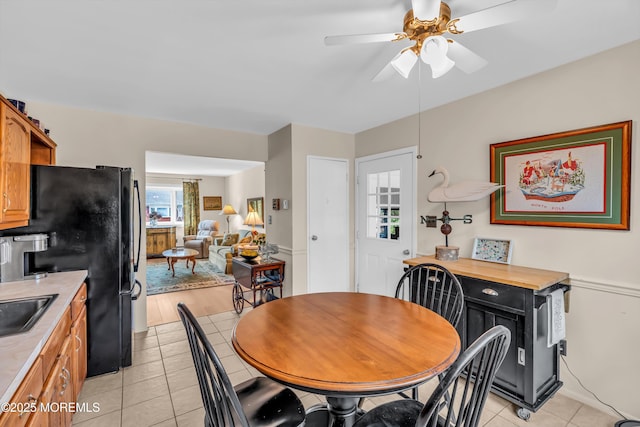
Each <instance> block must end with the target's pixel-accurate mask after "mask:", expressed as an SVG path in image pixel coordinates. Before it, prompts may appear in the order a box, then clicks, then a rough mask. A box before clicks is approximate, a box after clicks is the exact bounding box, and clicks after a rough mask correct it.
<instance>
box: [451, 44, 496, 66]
mask: <svg viewBox="0 0 640 427" xmlns="http://www.w3.org/2000/svg"><path fill="white" fill-rule="evenodd" d="M447 54H448V55H449V58H451V60H453V61H455V63H456V67H458V68H460V69H461V70H462V71H464V72H465V73H467V74H471V73H474V72H476V71H478V70H479V69H480V68H482V67H484V66H485V65H487V64H488V62H487V60H486V59H484V58H482V57H481V56H479V55H477V54H476V53H474V52H472V51H471V50H469V49H468V48H466V47H464V46H463V45H461V44H460V43H458V42H457V41H454V42H453V43H449V50H448V52H447Z"/></svg>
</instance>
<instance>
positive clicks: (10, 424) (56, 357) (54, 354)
mask: <svg viewBox="0 0 640 427" xmlns="http://www.w3.org/2000/svg"><path fill="white" fill-rule="evenodd" d="M86 300H87V285H86V284H84V283H83V284H82V286H81V287H80V289H78V291H77V292H76V295H75V296H74V297H73V299H72V301H71V304H70V305H69V306H68V307H66V309H65V311H64V314H63V315H62V317H61V319H60V320H59V321H58V324H57V325H56V327H55V328H54V330H53V332H52V333H51V335H50V336H49V339H47V342H46V343H45V345H44V346H43V348H42V350H41V351H40V354H39V356H38V358H37V359H36V361H35V363H34V364H33V365H32V367H31V368H30V370H29V373H28V374H27V376H26V377H25V378H24V380H23V381H22V383H21V384H20V386H19V388H18V390H17V391H16V392H15V394H14V395H13V397H12V399H11V402H23V403H24V402H32V403H36V408H37V409H38V410H37V411H35V412H25V413H23V414H22V416H20V414H19V413H16V412H5V413H2V414H0V427H14V426H15V427H22V426H28V427H36V426H43V427H46V426H48V427H58V426H64V427H66V426H70V425H71V419H72V417H73V409H74V408H75V402H77V401H78V395H79V394H80V390H81V389H82V385H83V383H84V380H85V378H86V376H87V308H86ZM42 409H45V410H42ZM46 409H48V410H46Z"/></svg>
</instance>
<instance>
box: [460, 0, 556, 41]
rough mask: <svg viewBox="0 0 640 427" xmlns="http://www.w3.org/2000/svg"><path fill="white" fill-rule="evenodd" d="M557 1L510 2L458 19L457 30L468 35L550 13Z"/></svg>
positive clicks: (530, 0)
mask: <svg viewBox="0 0 640 427" xmlns="http://www.w3.org/2000/svg"><path fill="white" fill-rule="evenodd" d="M557 3H558V0H512V1H509V2H507V3H503V4H499V5H497V6H493V7H490V8H487V9H483V10H479V11H478V12H474V13H470V14H468V15H464V16H462V17H460V18H459V19H460V21H459V22H458V23H457V24H456V28H457V29H458V30H461V31H464V32H465V33H469V32H471V31H477V30H482V29H484V28H489V27H495V26H497V25H502V24H506V23H509V22H514V21H519V20H521V19H526V18H531V17H534V16H536V15H539V14H542V13H548V12H550V11H552V10H553V9H554V8H555V6H556V4H557Z"/></svg>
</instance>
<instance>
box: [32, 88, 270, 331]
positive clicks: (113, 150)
mask: <svg viewBox="0 0 640 427" xmlns="http://www.w3.org/2000/svg"><path fill="white" fill-rule="evenodd" d="M27 101H28V104H29V114H31V115H32V116H33V117H39V118H40V119H41V120H42V121H43V123H45V124H46V125H47V128H49V129H51V137H52V138H53V139H54V141H56V143H57V144H58V149H57V164H58V165H63V166H77V167H94V166H95V165H97V164H102V165H109V166H120V167H132V168H133V169H134V171H135V174H136V178H137V179H138V180H139V181H140V188H141V189H143V188H144V187H145V184H146V183H145V173H144V171H145V151H161V152H167V153H179V154H186V155H192V156H206V157H220V158H228V159H242V160H256V161H266V160H267V137H266V136H263V135H256V134H249V133H242V132H234V131H226V130H220V129H209V128H205V127H202V126H195V125H190V124H184V123H175V122H167V121H162V120H153V119H145V118H138V117H130V116H123V115H119V114H112V113H104V112H98V111H90V110H81V109H77V108H70V107H64V106H60V105H50V104H43V103H39V102H31V101H29V100H27ZM142 197H143V200H142V203H144V193H143V194H142ZM145 249H146V243H145V236H144V235H143V241H142V255H141V258H142V259H145ZM145 272H146V266H145V265H141V266H140V270H139V271H138V273H137V278H138V279H139V280H141V281H142V282H143V284H146V283H145ZM143 288H144V287H143ZM133 310H134V328H135V330H136V331H142V330H145V329H146V327H147V305H146V296H145V294H144V293H143V296H142V297H141V298H140V299H138V300H137V301H136V302H134V308H133Z"/></svg>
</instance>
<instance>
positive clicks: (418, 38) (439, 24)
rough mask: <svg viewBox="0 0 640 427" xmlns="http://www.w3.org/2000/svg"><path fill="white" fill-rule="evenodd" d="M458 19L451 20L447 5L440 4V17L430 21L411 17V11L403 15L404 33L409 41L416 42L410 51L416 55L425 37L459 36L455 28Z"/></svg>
mask: <svg viewBox="0 0 640 427" xmlns="http://www.w3.org/2000/svg"><path fill="white" fill-rule="evenodd" d="M458 21H459V19H454V20H451V8H450V7H449V5H448V4H446V3H445V2H443V1H441V2H440V16H438V17H437V18H435V19H433V20H431V21H421V20H420V19H418V18H416V17H414V16H413V9H409V11H408V12H407V13H406V14H405V15H404V27H403V30H404V33H405V34H406V37H404V38H408V39H410V40H413V41H415V42H416V44H415V46H412V47H411V48H410V49H412V50H414V52H416V54H419V52H420V49H422V43H423V42H424V40H425V39H426V38H427V37H431V36H440V35H442V34H444V33H447V32H448V33H451V34H461V33H462V31H459V30H458V29H457V28H456V23H457V22H458Z"/></svg>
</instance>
